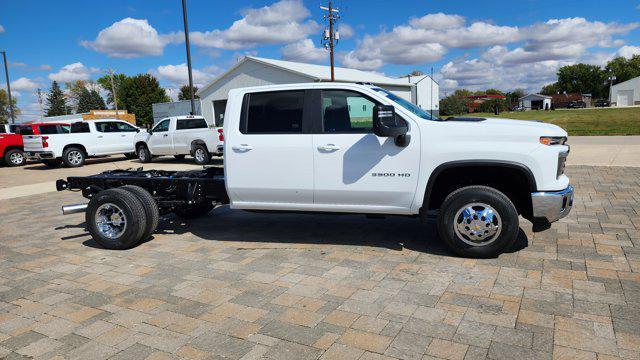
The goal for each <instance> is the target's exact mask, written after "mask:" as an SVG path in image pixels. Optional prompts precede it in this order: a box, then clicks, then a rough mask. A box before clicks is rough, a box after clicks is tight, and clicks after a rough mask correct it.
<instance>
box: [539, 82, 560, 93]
mask: <svg viewBox="0 0 640 360" xmlns="http://www.w3.org/2000/svg"><path fill="white" fill-rule="evenodd" d="M559 92H560V87H559V85H558V83H557V82H556V83H552V84H547V85H545V86H543V87H542V89H541V90H540V94H542V95H553V94H557V93H559Z"/></svg>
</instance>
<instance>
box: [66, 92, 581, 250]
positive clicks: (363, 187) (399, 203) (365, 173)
mask: <svg viewBox="0 0 640 360" xmlns="http://www.w3.org/2000/svg"><path fill="white" fill-rule="evenodd" d="M225 137H226V139H225V140H226V141H225V143H224V147H225V149H224V153H225V159H224V169H219V168H215V167H209V168H205V169H204V170H202V171H193V170H192V171H183V172H180V171H172V172H167V171H156V170H146V171H145V170H142V169H139V170H129V171H112V172H105V173H102V174H98V175H94V176H90V177H71V178H69V179H67V180H66V181H65V180H59V181H58V182H57V187H58V189H59V190H67V189H70V190H81V191H82V192H83V195H84V196H85V197H87V198H90V199H91V201H90V202H89V204H88V205H86V206H84V207H83V206H82V205H74V206H72V207H71V208H69V211H72V210H73V211H77V210H78V209H80V210H81V211H84V210H85V209H86V211H87V223H88V224H89V230H90V232H91V234H92V235H93V236H94V239H96V241H97V242H98V243H100V244H103V246H105V247H108V248H117V249H124V248H128V247H131V246H133V245H135V244H137V243H138V242H139V241H140V239H143V240H144V239H146V238H148V236H149V234H150V233H151V232H152V231H153V229H151V230H150V229H149V228H148V227H146V228H143V226H142V225H140V226H138V227H136V228H135V229H133V230H132V229H128V230H127V231H129V232H130V233H125V230H126V229H122V228H121V227H120V225H117V226H115V225H114V226H113V228H112V226H111V225H110V226H109V227H108V228H107V229H106V230H107V231H106V232H103V231H102V229H103V228H101V227H100V226H98V225H99V224H98V225H96V224H93V223H95V219H97V218H100V217H101V216H103V215H104V216H103V217H105V218H106V219H107V220H108V221H112V222H113V221H116V220H117V221H116V222H117V224H121V223H122V216H124V217H125V218H126V219H129V220H127V221H137V222H140V211H139V210H135V209H131V210H127V207H128V206H129V205H128V204H129V203H130V201H129V200H128V199H130V198H131V196H130V195H131V193H134V192H137V193H142V194H143V195H144V196H141V197H140V201H141V203H140V205H139V206H138V207H139V208H140V209H142V208H145V209H146V210H145V212H146V213H147V214H148V215H147V216H148V217H150V218H152V219H155V218H156V215H154V214H157V213H160V214H164V213H170V212H173V213H175V214H178V215H179V216H183V217H193V216H197V215H204V214H206V213H207V212H208V211H209V210H211V209H212V208H213V205H212V204H229V205H230V207H231V208H233V209H241V210H249V211H269V212H277V211H280V212H316V213H331V214H335V213H351V214H366V215H376V216H381V215H396V216H410V217H416V218H419V219H422V220H426V219H428V218H435V220H436V227H437V230H438V231H437V232H438V235H439V237H440V238H441V239H442V240H443V242H444V243H445V244H446V245H447V246H448V247H449V248H450V249H451V250H452V251H453V252H455V253H456V254H458V255H461V256H465V257H473V258H483V257H494V256H497V255H499V254H500V253H502V252H504V251H506V250H508V249H509V248H510V247H511V246H512V245H513V244H514V242H515V240H516V238H517V236H518V233H519V216H522V217H524V218H525V219H528V220H530V221H531V222H533V223H534V231H538V230H542V229H545V228H548V227H549V226H550V224H551V223H552V222H554V221H557V220H559V219H561V218H563V217H565V216H567V215H568V214H569V212H570V211H571V208H572V206H573V187H572V186H571V185H570V184H569V178H568V177H567V176H566V175H565V174H564V165H565V161H566V158H567V156H568V154H569V146H568V144H567V133H566V132H565V131H564V130H563V129H561V128H560V127H558V126H555V125H551V124H545V123H541V122H534V121H520V120H508V119H493V118H473V117H465V118H449V119H446V120H443V119H440V118H437V117H433V116H431V115H430V114H429V113H427V112H425V111H424V110H422V109H420V108H419V107H417V106H415V105H413V104H412V103H410V102H409V101H407V100H406V99H403V98H401V97H399V96H397V95H395V94H393V93H391V92H389V91H387V90H385V89H382V88H379V87H376V86H370V85H364V84H349V83H311V84H290V85H272V86H261V87H254V88H243V89H234V90H231V91H230V92H229V99H228V102H227V108H226V111H225ZM123 185H127V186H137V187H141V188H142V192H141V191H140V189H136V190H135V191H133V190H132V189H131V188H129V190H131V191H128V190H126V189H124V186H123ZM114 187H122V188H119V189H114ZM116 190H118V191H116ZM120 190H122V191H120ZM125 190H126V191H125ZM125 193H127V194H129V195H126V194H125ZM148 194H152V195H149V196H150V197H151V198H152V200H149V196H147V195H148ZM133 195H136V194H133ZM136 196H137V195H136ZM134 197H135V196H134ZM145 204H147V205H148V204H150V205H148V206H147V205H145ZM105 206H106V207H116V208H118V209H120V210H118V212H117V214H118V215H117V217H116V219H115V220H114V219H113V218H112V217H113V215H112V214H113V212H108V213H105V214H102V215H101V214H99V213H97V211H98V210H99V209H103V208H104V207H105ZM136 211H137V212H136ZM121 215H122V216H121ZM134 219H137V220H134ZM141 223H144V221H142V222H141ZM92 224H93V225H92ZM151 227H152V228H153V227H154V226H153V225H152V226H151ZM114 232H115V234H116V235H115V237H113V236H112V234H114ZM134 233H135V234H137V235H131V234H134ZM140 234H144V235H140ZM110 236H112V237H110Z"/></svg>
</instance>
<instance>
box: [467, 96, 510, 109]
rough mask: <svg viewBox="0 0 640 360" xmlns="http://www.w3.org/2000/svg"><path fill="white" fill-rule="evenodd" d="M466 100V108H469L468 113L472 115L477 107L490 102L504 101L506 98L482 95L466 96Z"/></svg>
mask: <svg viewBox="0 0 640 360" xmlns="http://www.w3.org/2000/svg"><path fill="white" fill-rule="evenodd" d="M466 99H468V100H469V102H468V103H467V107H468V108H469V113H474V112H476V110H477V109H478V107H479V106H480V105H482V104H484V103H485V102H487V101H490V100H504V99H506V97H505V96H504V95H500V94H482V95H471V96H467V97H466Z"/></svg>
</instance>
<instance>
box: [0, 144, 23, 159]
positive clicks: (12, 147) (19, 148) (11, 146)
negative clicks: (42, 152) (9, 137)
mask: <svg viewBox="0 0 640 360" xmlns="http://www.w3.org/2000/svg"><path fill="white" fill-rule="evenodd" d="M11 150H20V151H24V147H22V146H20V145H9V146H7V147H6V148H4V152H3V153H2V156H4V155H5V154H6V153H7V152H9V151H11Z"/></svg>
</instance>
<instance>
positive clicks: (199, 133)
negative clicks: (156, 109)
mask: <svg viewBox="0 0 640 360" xmlns="http://www.w3.org/2000/svg"><path fill="white" fill-rule="evenodd" d="M214 136H215V134H214V133H213V131H211V130H209V125H207V121H206V120H205V119H204V118H186V119H177V120H176V130H175V131H174V132H173V153H174V154H188V153H189V152H190V151H191V142H192V141H194V140H202V141H206V140H208V139H207V138H213V137H214ZM207 150H209V152H213V151H215V150H216V149H207Z"/></svg>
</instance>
